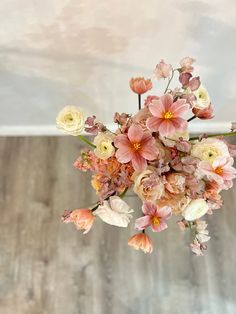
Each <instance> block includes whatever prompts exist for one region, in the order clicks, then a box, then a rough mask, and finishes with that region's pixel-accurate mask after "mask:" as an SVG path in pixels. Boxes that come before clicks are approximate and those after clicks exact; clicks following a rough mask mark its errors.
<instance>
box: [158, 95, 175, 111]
mask: <svg viewBox="0 0 236 314" xmlns="http://www.w3.org/2000/svg"><path fill="white" fill-rule="evenodd" d="M160 100H161V102H162V104H163V106H164V108H165V112H167V111H170V108H171V106H172V104H173V96H172V95H170V94H165V95H163V96H161V98H160Z"/></svg>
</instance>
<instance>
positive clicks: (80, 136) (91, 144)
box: [78, 135, 96, 148]
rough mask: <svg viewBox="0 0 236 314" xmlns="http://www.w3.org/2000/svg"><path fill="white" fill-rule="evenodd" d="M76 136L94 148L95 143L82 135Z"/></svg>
mask: <svg viewBox="0 0 236 314" xmlns="http://www.w3.org/2000/svg"><path fill="white" fill-rule="evenodd" d="M78 137H79V139H80V140H81V141H83V142H85V143H86V144H88V145H90V146H91V147H93V148H96V145H94V144H93V143H91V142H90V141H89V140H87V139H86V138H85V137H84V136H83V135H79V136H78Z"/></svg>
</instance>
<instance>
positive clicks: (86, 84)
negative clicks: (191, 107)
mask: <svg viewBox="0 0 236 314" xmlns="http://www.w3.org/2000/svg"><path fill="white" fill-rule="evenodd" d="M0 18H1V28H0V107H1V115H0V126H3V125H34V124H41V125H42V124H43V125H53V124H54V118H55V115H56V113H57V111H58V110H59V109H60V108H61V107H63V106H64V105H65V104H78V105H79V106H84V107H86V108H87V110H88V112H89V113H95V114H97V115H98V117H100V118H101V119H103V120H104V121H105V122H111V121H112V114H113V112H114V111H128V112H133V111H135V110H136V108H137V104H136V98H135V95H133V94H131V93H130V91H129V87H128V81H129V78H130V77H131V76H133V75H134V76H135V75H140V74H143V75H145V76H152V71H153V68H154V66H155V64H156V63H157V62H158V61H159V60H160V59H161V58H165V59H166V61H168V62H173V63H174V62H177V61H178V60H179V59H180V58H181V57H183V56H186V55H191V56H194V57H195V58H196V59H197V60H198V73H199V74H200V75H201V77H202V79H203V81H204V83H205V85H206V86H207V87H208V89H209V91H210V94H211V97H212V100H213V104H214V105H215V108H216V119H217V120H218V121H220V120H221V121H224V120H232V117H233V116H234V115H235V117H236V88H235V85H236V66H235V55H236V39H235V38H236V37H235V31H236V1H234V0H213V1H207V0H202V1H187V0H179V1H176V0H165V1H163V0H147V1H137V0H129V1H124V0H122V1H120V0H109V1H108V0H107V1H105V0H100V1H97V0H53V1H52V0H41V1H32V0H1V4H0ZM161 87H163V86H158V87H157V86H156V87H155V89H156V92H157V93H160V92H161Z"/></svg>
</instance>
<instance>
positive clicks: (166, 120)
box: [147, 94, 189, 136]
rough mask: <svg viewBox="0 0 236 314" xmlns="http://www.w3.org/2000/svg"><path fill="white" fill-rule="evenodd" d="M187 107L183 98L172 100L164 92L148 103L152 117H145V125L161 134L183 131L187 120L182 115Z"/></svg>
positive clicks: (171, 97)
mask: <svg viewBox="0 0 236 314" xmlns="http://www.w3.org/2000/svg"><path fill="white" fill-rule="evenodd" d="M188 109H189V105H188V104H186V101H185V99H178V100H177V101H175V102H173V96H172V95H170V94H165V95H163V96H161V97H160V99H158V100H153V102H152V103H151V104H150V105H149V110H150V111H151V113H152V115H153V117H151V118H148V119H147V127H148V129H149V130H150V131H152V132H159V133H160V135H161V136H167V135H171V134H173V133H174V132H176V131H183V130H185V129H186V128H187V121H186V120H185V119H183V118H182V115H183V114H184V113H185V112H186V111H187V110H188Z"/></svg>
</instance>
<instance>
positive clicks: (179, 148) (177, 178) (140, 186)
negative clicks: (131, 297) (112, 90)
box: [56, 57, 236, 256]
mask: <svg viewBox="0 0 236 314" xmlns="http://www.w3.org/2000/svg"><path fill="white" fill-rule="evenodd" d="M194 62H195V60H194V59H193V58H190V57H186V58H183V59H182V60H181V61H180V63H179V66H178V67H176V68H173V66H172V65H171V64H168V63H165V61H164V60H161V61H160V62H159V63H158V64H157V66H156V68H155V70H154V76H155V78H156V79H157V81H159V80H161V79H164V80H165V79H166V80H167V85H166V88H165V91H164V93H163V94H162V95H160V94H159V95H148V96H147V98H146V99H144V100H143V101H142V98H141V97H142V95H143V94H144V93H146V92H148V91H150V90H151V89H152V88H153V84H152V81H151V79H145V78H143V77H136V78H132V79H131V80H130V82H129V85H130V88H131V90H132V91H133V92H134V93H136V94H137V95H138V108H139V110H138V112H137V113H136V114H135V115H130V114H127V113H121V114H119V113H117V112H116V113H115V115H114V122H115V123H116V124H117V129H116V131H115V132H112V131H110V130H108V129H107V127H106V126H105V125H103V124H102V123H101V122H99V121H97V120H96V117H95V116H92V117H86V116H85V114H84V111H83V110H81V109H80V108H77V107H75V106H66V107H65V108H64V109H63V110H62V111H61V112H60V113H59V114H58V117H57V120H56V122H57V126H58V128H60V129H61V130H62V131H64V132H65V133H68V134H70V135H73V136H77V137H79V138H80V139H81V140H82V141H84V142H85V143H86V144H87V145H88V146H89V147H90V149H86V150H83V151H82V152H81V156H80V157H79V158H78V159H77V160H76V161H75V163H74V166H75V168H77V169H80V170H82V171H91V172H92V180H91V184H92V187H93V188H94V189H95V191H96V194H97V195H98V201H97V203H96V204H95V205H94V206H91V207H88V208H80V209H75V210H73V211H65V212H64V214H63V215H62V221H63V222H66V223H69V222H72V223H74V224H75V226H76V227H77V229H79V230H84V233H87V232H88V231H89V230H90V229H91V228H92V226H93V223H94V221H95V218H96V217H99V218H100V219H101V220H103V221H104V222H105V223H107V224H110V225H114V226H117V227H127V226H128V225H129V223H130V221H131V219H132V213H133V212H134V210H133V209H131V208H130V206H129V205H128V204H127V203H126V202H125V201H124V200H123V199H122V198H123V196H124V195H125V193H126V192H127V190H129V189H133V191H134V192H135V193H136V194H137V195H138V197H139V198H140V200H141V201H142V203H143V205H142V216H141V217H140V218H138V219H136V221H135V224H134V225H135V229H136V230H139V231H141V233H137V234H134V235H133V236H132V237H131V238H130V239H129V241H128V244H129V245H130V246H132V247H133V248H134V249H136V250H142V251H143V252H145V253H147V252H148V253H151V252H152V251H153V245H152V242H151V239H150V237H149V236H148V235H147V234H146V232H147V230H148V228H150V229H151V230H152V232H157V233H158V232H161V231H163V230H165V229H167V227H168V225H167V220H168V219H170V218H171V217H173V216H174V215H175V216H180V219H179V220H178V221H177V224H178V226H179V227H180V229H181V230H186V229H187V228H189V229H190V230H192V232H193V235H194V238H193V242H192V243H191V244H190V247H191V250H192V251H193V252H194V253H195V254H196V255H198V256H200V255H203V251H204V250H205V249H206V244H205V243H206V242H207V241H208V240H209V239H210V236H209V232H208V230H206V227H207V224H206V222H205V221H204V220H201V218H202V217H203V216H205V215H206V214H209V215H210V214H212V213H213V212H214V210H215V209H218V208H220V207H221V206H222V199H221V196H220V194H219V193H220V191H222V190H227V189H229V188H231V187H232V185H233V179H234V178H235V177H236V170H235V168H234V167H233V157H235V156H236V147H235V146H234V145H231V144H228V143H227V142H226V141H225V139H224V137H225V136H229V135H234V134H236V132H235V125H236V124H235V123H233V124H232V130H231V132H228V133H225V134H213V135H212V134H211V135H209V136H207V135H204V136H200V137H196V138H190V137H189V133H188V124H189V123H190V122H191V121H192V120H193V119H212V118H213V108H212V104H211V100H210V96H209V94H208V92H207V90H206V88H205V87H204V86H203V85H202V84H201V80H200V77H199V76H194V75H193V73H194V66H193V64H194ZM176 74H177V75H178V77H179V82H180V86H179V87H177V88H174V89H171V83H172V79H173V77H174V76H175V75H176ZM189 112H192V115H191V116H188V114H189ZM83 132H87V133H88V134H90V135H94V136H95V138H94V140H93V142H91V141H89V140H88V138H86V137H84V136H83V135H82V133H83Z"/></svg>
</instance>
